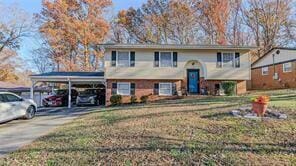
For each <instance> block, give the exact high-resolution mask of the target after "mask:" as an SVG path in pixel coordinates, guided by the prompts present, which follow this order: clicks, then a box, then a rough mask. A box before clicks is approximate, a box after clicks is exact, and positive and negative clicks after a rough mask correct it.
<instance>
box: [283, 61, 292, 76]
mask: <svg viewBox="0 0 296 166" xmlns="http://www.w3.org/2000/svg"><path fill="white" fill-rule="evenodd" d="M283 72H284V73H287V72H292V63H291V62H288V63H284V64H283Z"/></svg>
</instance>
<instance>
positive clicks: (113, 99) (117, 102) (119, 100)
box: [110, 95, 122, 106]
mask: <svg viewBox="0 0 296 166" xmlns="http://www.w3.org/2000/svg"><path fill="white" fill-rule="evenodd" d="M110 102H111V105H113V106H114V105H120V104H121V103H122V96H121V95H112V96H111V98H110Z"/></svg>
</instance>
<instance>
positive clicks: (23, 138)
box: [0, 107, 98, 157]
mask: <svg viewBox="0 0 296 166" xmlns="http://www.w3.org/2000/svg"><path fill="white" fill-rule="evenodd" d="M96 110H98V108H96V107H84V108H72V109H68V108H46V109H40V110H39V112H38V113H37V115H36V117H35V118H34V119H31V120H21V119H20V120H14V121H11V122H8V123H5V124H0V157H3V156H4V155H5V154H7V153H9V152H13V151H15V150H17V149H19V148H20V147H22V146H24V145H27V144H29V143H31V142H32V141H34V140H35V139H36V138H38V137H40V136H43V135H46V134H47V133H48V132H50V131H52V130H53V129H55V128H56V127H58V126H60V125H62V124H64V123H67V122H70V121H71V120H73V119H75V118H77V117H79V116H80V115H84V114H87V113H90V112H94V111H96Z"/></svg>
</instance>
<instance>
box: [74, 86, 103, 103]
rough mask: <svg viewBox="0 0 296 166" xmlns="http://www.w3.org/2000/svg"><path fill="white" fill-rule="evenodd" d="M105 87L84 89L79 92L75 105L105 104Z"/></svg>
mask: <svg viewBox="0 0 296 166" xmlns="http://www.w3.org/2000/svg"><path fill="white" fill-rule="evenodd" d="M105 92H106V91H105V89H86V90H85V91H83V92H80V94H79V96H78V97H77V99H76V105H77V106H78V105H103V104H105Z"/></svg>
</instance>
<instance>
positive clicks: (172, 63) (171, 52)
mask: <svg viewBox="0 0 296 166" xmlns="http://www.w3.org/2000/svg"><path fill="white" fill-rule="evenodd" d="M156 52H159V67H160V68H169V67H170V68H173V67H174V57H173V54H174V52H173V51H156ZM161 53H170V54H171V66H162V63H161ZM159 67H158V68H159Z"/></svg>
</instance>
